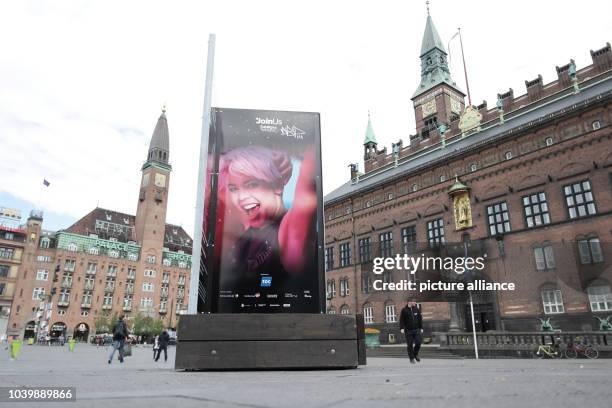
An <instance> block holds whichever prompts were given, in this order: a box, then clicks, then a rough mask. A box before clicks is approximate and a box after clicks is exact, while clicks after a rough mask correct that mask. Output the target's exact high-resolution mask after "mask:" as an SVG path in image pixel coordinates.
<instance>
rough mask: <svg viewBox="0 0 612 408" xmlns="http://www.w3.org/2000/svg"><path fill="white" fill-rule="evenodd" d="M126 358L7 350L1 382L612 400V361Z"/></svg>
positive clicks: (427, 400)
mask: <svg viewBox="0 0 612 408" xmlns="http://www.w3.org/2000/svg"><path fill="white" fill-rule="evenodd" d="M133 350H134V353H133V354H134V355H133V356H132V357H128V358H126V362H125V363H124V364H119V363H118V362H117V361H116V357H115V361H113V363H112V364H110V365H109V364H108V363H107V355H108V353H109V349H108V348H107V347H100V348H98V347H95V346H91V345H85V344H79V345H77V347H76V350H75V352H74V353H70V352H69V351H68V348H67V347H63V348H62V347H46V346H24V348H23V350H22V354H21V356H20V357H19V359H17V360H16V361H10V360H9V358H8V351H6V350H2V354H1V356H0V383H1V384H0V386H5V387H7V386H65V387H67V386H74V387H76V389H77V401H76V403H74V402H73V403H68V402H64V403H38V404H30V403H25V402H21V403H0V406H7V407H11V406H14V407H19V408H25V407H28V406H37V407H40V406H49V407H51V406H56V407H57V406H62V407H63V406H66V407H113V408H114V407H141V406H142V407H171V408H178V407H223V408H230V407H232V408H233V407H292V408H293V407H295V408H302V407H306V408H308V407H321V408H323V407H326V408H327V407H351V408H353V407H402V408H406V407H408V406H410V405H411V404H414V406H415V407H419V408H427V407H453V408H455V407H495V408H505V407H508V408H516V407H572V408H575V407H580V408H583V407H584V408H587V407H588V408H599V407H601V408H610V407H612V360H594V361H590V360H509V359H504V360H479V361H476V360H468V359H465V360H427V359H423V361H422V362H421V363H419V364H416V365H410V364H409V362H408V360H407V359H400V358H370V359H369V360H368V365H367V366H366V367H361V368H359V369H356V370H316V371H238V372H180V371H174V369H173V366H174V351H175V349H174V347H171V348H170V353H169V356H168V362H167V363H164V362H162V361H161V360H160V361H159V362H157V363H155V362H154V361H153V360H152V355H153V354H152V350H151V348H150V347H138V348H134V349H133Z"/></svg>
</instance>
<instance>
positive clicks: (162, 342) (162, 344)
mask: <svg viewBox="0 0 612 408" xmlns="http://www.w3.org/2000/svg"><path fill="white" fill-rule="evenodd" d="M169 342H170V335H169V334H168V332H167V331H165V330H164V331H163V332H162V334H160V335H159V339H158V343H157V344H158V346H159V348H158V349H157V356H155V361H157V360H159V356H161V352H162V350H164V361H168V343H169Z"/></svg>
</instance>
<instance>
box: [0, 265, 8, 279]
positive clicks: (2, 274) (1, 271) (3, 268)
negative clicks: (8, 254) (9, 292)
mask: <svg viewBox="0 0 612 408" xmlns="http://www.w3.org/2000/svg"><path fill="white" fill-rule="evenodd" d="M10 271H11V267H10V266H8V265H0V278H7V277H8V275H9V272H10Z"/></svg>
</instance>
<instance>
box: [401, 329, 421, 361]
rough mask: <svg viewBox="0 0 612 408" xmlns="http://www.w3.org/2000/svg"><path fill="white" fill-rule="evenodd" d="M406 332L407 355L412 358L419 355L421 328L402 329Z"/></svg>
mask: <svg viewBox="0 0 612 408" xmlns="http://www.w3.org/2000/svg"><path fill="white" fill-rule="evenodd" d="M404 333H405V334H406V346H407V347H408V357H410V359H411V360H414V358H415V357H417V356H418V355H419V350H420V349H421V330H420V329H417V330H404Z"/></svg>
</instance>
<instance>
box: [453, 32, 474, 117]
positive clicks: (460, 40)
mask: <svg viewBox="0 0 612 408" xmlns="http://www.w3.org/2000/svg"><path fill="white" fill-rule="evenodd" d="M457 30H458V31H459V43H460V44H461V59H463V73H464V74H465V88H466V89H467V97H468V103H469V104H470V105H469V106H472V96H471V95H470V83H469V82H468V75H467V68H466V67H465V54H464V53H463V40H462V39H461V27H459V28H457Z"/></svg>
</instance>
